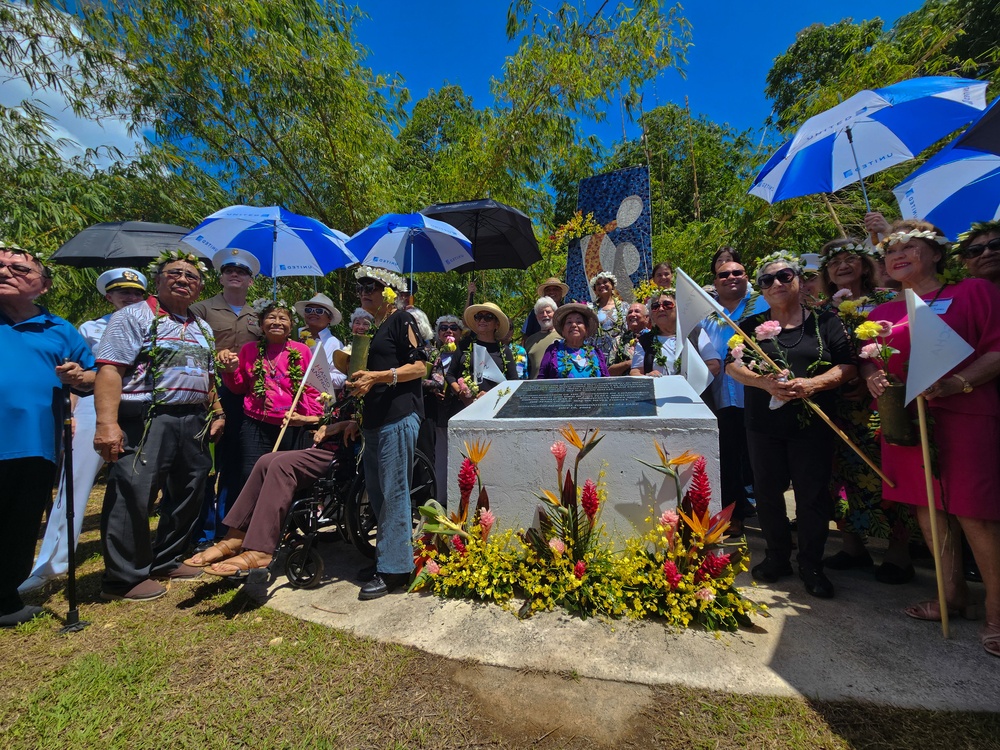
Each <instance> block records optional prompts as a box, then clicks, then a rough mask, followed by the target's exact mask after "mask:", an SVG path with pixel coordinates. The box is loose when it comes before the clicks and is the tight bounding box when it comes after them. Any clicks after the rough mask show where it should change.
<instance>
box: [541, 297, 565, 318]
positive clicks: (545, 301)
mask: <svg viewBox="0 0 1000 750" xmlns="http://www.w3.org/2000/svg"><path fill="white" fill-rule="evenodd" d="M546 307H551V308H552V311H553V312H555V311H556V310H558V309H559V305H557V304H556V301H555V300H554V299H552V298H551V297H539V298H538V301H537V302H535V315H538V313H540V312H541V311H542V310H543V309H544V308H546Z"/></svg>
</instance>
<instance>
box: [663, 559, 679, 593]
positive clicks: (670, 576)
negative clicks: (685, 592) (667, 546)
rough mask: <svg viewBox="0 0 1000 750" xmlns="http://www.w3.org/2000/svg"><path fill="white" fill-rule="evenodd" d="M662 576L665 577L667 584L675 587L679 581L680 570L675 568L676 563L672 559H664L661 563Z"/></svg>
mask: <svg viewBox="0 0 1000 750" xmlns="http://www.w3.org/2000/svg"><path fill="white" fill-rule="evenodd" d="M663 577H664V578H666V579H667V585H668V586H669V587H670V588H672V589H675V588H677V584H679V583H680V582H681V578H683V576H682V575H681V572H680V571H679V570H677V564H676V563H675V562H674V561H673V560H666V561H665V562H664V563H663Z"/></svg>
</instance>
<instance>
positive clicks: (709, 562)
mask: <svg viewBox="0 0 1000 750" xmlns="http://www.w3.org/2000/svg"><path fill="white" fill-rule="evenodd" d="M728 565H729V555H708V556H706V557H705V559H704V560H702V561H701V565H699V566H698V570H697V571H696V572H695V574H694V582H695V583H701V582H702V581H704V580H705V579H706V578H712V579H714V578H718V577H719V576H720V575H722V573H723V571H725V569H726V568H727V567H728Z"/></svg>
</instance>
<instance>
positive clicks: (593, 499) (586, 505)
mask: <svg viewBox="0 0 1000 750" xmlns="http://www.w3.org/2000/svg"><path fill="white" fill-rule="evenodd" d="M600 502H601V501H600V500H599V499H598V497H597V485H596V484H594V480H593V479H588V480H587V481H586V482H584V484H583V492H581V493H580V505H582V506H583V512H584V513H586V514H587V518H588V519H589V520H590V522H591V523H593V522H594V516H596V515H597V508H598V506H599V505H600Z"/></svg>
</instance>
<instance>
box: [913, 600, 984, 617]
mask: <svg viewBox="0 0 1000 750" xmlns="http://www.w3.org/2000/svg"><path fill="white" fill-rule="evenodd" d="M903 614H905V615H906V616H907V617H912V618H913V619H914V620H927V621H928V622H941V607H940V606H939V605H938V602H937V600H936V599H929V600H928V601H925V602H917V603H916V604H911V605H910V606H909V607H906V608H905V609H904V610H903ZM948 617H961V618H962V619H963V620H975V619H976V605H975V604H966V605H965V606H964V607H956V606H952V605H950V604H949V605H948Z"/></svg>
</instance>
